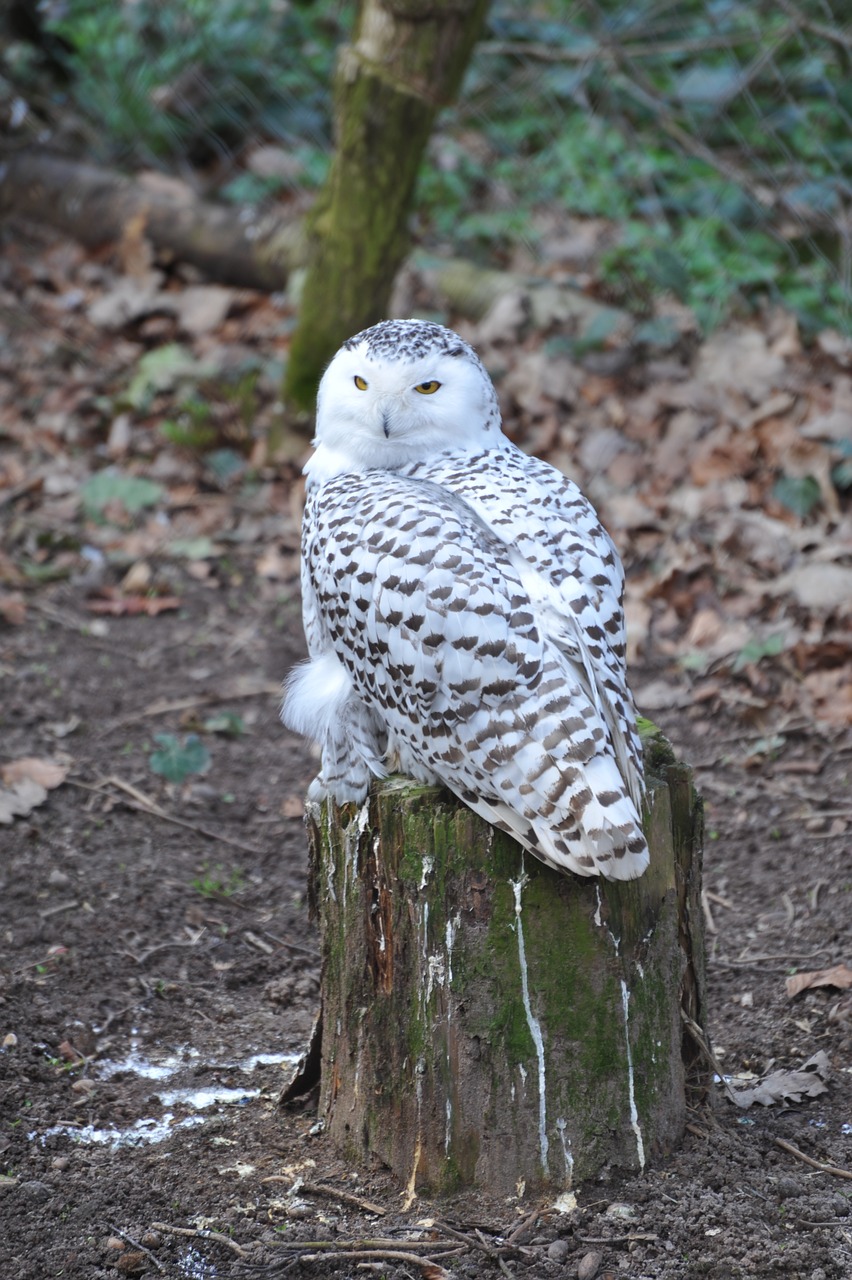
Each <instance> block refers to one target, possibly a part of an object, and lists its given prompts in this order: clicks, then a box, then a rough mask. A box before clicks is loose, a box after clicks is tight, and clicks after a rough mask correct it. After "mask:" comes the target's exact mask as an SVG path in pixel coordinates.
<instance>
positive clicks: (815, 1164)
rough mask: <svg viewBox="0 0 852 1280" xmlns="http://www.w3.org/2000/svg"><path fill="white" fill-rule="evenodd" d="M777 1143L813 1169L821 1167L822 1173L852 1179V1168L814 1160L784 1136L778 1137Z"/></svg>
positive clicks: (777, 1145) (783, 1149)
mask: <svg viewBox="0 0 852 1280" xmlns="http://www.w3.org/2000/svg"><path fill="white" fill-rule="evenodd" d="M775 1145H776V1147H780V1148H781V1150H782V1151H786V1152H787V1153H788V1154H789V1155H791V1156H795V1157H796V1159H797V1160H801V1161H802V1162H803V1163H804V1164H809V1165H810V1166H811V1168H812V1169H819V1171H820V1173H831V1174H833V1175H834V1177H835V1178H848V1179H849V1180H850V1181H852V1170H849V1169H838V1167H837V1165H836V1164H824V1163H823V1161H822V1160H814V1158H813V1156H806V1155H805V1153H804V1151H800V1150H799V1148H798V1147H794V1146H793V1144H792V1142H785V1140H784V1139H783V1138H776V1139H775Z"/></svg>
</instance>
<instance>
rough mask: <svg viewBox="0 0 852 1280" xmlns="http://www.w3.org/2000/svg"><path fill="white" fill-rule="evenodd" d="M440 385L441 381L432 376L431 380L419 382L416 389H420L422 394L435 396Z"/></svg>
mask: <svg viewBox="0 0 852 1280" xmlns="http://www.w3.org/2000/svg"><path fill="white" fill-rule="evenodd" d="M440 385H441V384H440V382H436V381H435V379H434V378H432V379H431V380H430V381H429V382H419V383H418V384H417V386H416V387H415V388H414V390H415V391H419V392H420V394H421V396H433V395H434V394H435V392H436V391H437V390H438V388H439V387H440Z"/></svg>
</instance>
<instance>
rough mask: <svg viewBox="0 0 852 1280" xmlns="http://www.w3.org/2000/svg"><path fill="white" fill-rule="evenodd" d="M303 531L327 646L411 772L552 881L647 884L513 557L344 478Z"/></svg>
mask: <svg viewBox="0 0 852 1280" xmlns="http://www.w3.org/2000/svg"><path fill="white" fill-rule="evenodd" d="M304 528H305V538H304V554H305V564H306V574H307V578H308V581H309V583H310V586H311V589H312V591H313V592H314V593H315V600H316V606H317V609H318V612H319V615H320V618H321V622H322V629H323V633H324V635H325V636H326V637H327V639H328V644H329V646H330V648H331V650H332V651H333V653H334V655H335V656H336V658H337V660H338V661H339V663H340V664H341V666H342V667H343V668H344V669H345V672H346V674H347V676H348V678H349V679H350V680H351V683H352V687H353V689H354V690H355V692H356V694H357V696H358V697H360V698H361V699H362V700H363V702H364V703H365V705H366V706H367V707H368V708H369V709H370V711H371V713H372V714H374V715H375V716H376V718H377V719H378V720H380V721H381V722H382V723H383V725H384V726H385V728H386V730H387V734H388V745H389V752H390V753H392V754H393V755H395V756H396V757H397V758H398V760H399V762H400V764H401V766H402V768H403V770H404V771H405V772H408V773H411V774H413V776H415V777H419V778H421V779H424V780H433V781H440V782H442V783H443V784H444V785H446V786H447V787H448V788H449V789H450V790H451V791H453V792H454V793H455V794H456V795H457V796H459V797H460V798H461V799H462V800H463V801H465V803H467V804H468V805H469V806H470V807H471V808H472V809H474V810H475V811H476V812H478V813H480V814H482V815H483V816H484V817H485V818H487V819H488V820H489V821H491V822H493V823H494V824H495V825H497V826H500V827H502V828H504V829H506V830H509V831H511V832H512V834H513V835H515V836H516V838H517V839H519V840H520V842H521V843H522V844H524V845H525V846H526V848H528V849H529V850H530V851H531V852H532V853H534V854H536V855H537V856H538V857H540V858H542V859H543V860H544V861H546V862H549V863H551V864H552V865H554V866H557V867H561V868H562V869H568V870H572V871H576V872H578V873H579V874H581V875H594V874H603V875H605V876H608V877H610V878H617V879H627V878H632V877H633V876H636V875H639V874H640V873H641V871H642V870H644V867H645V866H646V865H647V859H648V854H647V848H646V845H645V840H644V836H643V835H642V830H641V824H640V821H639V816H638V813H637V809H636V805H635V804H634V801H633V800H632V798H631V797H630V795H629V794H628V791H627V789H626V787H625V784H624V781H623V778H622V776H621V772H620V769H619V766H618V763H617V760H616V758H615V756H614V754H613V751H612V747H611V743H610V736H609V734H608V732H607V728H606V724H605V721H604V720H603V718H602V716H601V714H600V711H599V708H598V706H597V705H596V700H595V699H593V698H590V697H589V694H588V690H587V687H586V686H587V672H586V670H585V666H584V664H583V662H578V661H577V660H576V659H575V658H574V657H572V655H571V654H570V653H568V652H567V651H566V650H565V649H564V648H563V647H561V646H560V645H558V644H556V643H554V642H553V640H552V639H551V638H550V637H549V636H548V634H547V632H546V630H545V628H543V627H542V625H541V619H540V616H539V615H540V610H539V609H538V608H537V606H536V604H535V603H534V602H533V600H532V599H531V598H530V594H529V592H528V591H527V590H526V589H525V587H524V584H523V582H522V581H521V576H520V574H519V573H518V571H517V569H516V567H515V565H514V564H513V559H512V554H511V553H510V552H509V550H508V549H507V547H506V546H505V545H504V544H503V543H502V542H501V541H500V540H499V539H498V538H497V537H495V536H494V534H493V533H492V532H491V531H490V530H489V529H488V527H487V526H486V525H485V524H484V523H483V522H482V521H481V520H480V519H479V518H478V516H477V515H476V514H475V513H474V512H473V511H471V509H470V508H469V507H468V506H467V505H466V503H465V502H463V501H462V500H460V499H459V498H458V497H456V496H455V495H453V494H451V493H449V492H447V491H446V490H444V489H442V488H440V487H439V486H437V485H434V484H432V483H429V482H425V481H421V480H416V479H410V478H407V477H402V476H399V475H395V474H393V473H387V472H380V471H373V472H367V473H364V474H360V475H357V474H348V475H343V476H339V477H337V478H335V479H333V480H330V481H328V482H326V483H325V484H324V485H322V486H320V487H319V488H318V489H316V490H315V491H314V492H313V494H312V495H311V496H310V497H309V500H308V505H307V508H306V511H305V526H304Z"/></svg>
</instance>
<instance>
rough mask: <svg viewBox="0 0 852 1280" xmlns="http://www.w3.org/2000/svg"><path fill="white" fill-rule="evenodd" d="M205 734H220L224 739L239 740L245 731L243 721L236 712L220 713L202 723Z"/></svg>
mask: <svg viewBox="0 0 852 1280" xmlns="http://www.w3.org/2000/svg"><path fill="white" fill-rule="evenodd" d="M204 728H205V730H206V731H207V733H220V734H222V736H223V737H225V738H239V737H241V736H242V734H244V733H245V731H246V726H245V721H244V720H243V718H242V716H241V715H239V714H238V712H236V711H220V712H219V713H218V714H217V715H215V716H208V718H207V719H206V720H205V721H204Z"/></svg>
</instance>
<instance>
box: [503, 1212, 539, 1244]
mask: <svg viewBox="0 0 852 1280" xmlns="http://www.w3.org/2000/svg"><path fill="white" fill-rule="evenodd" d="M540 1215H541V1209H540V1208H536V1209H530V1211H529V1213H525V1214H524V1216H523V1217H522V1218H521V1220H520V1222H519V1223H518V1225H517V1226H516V1227H513V1228H512V1230H511V1231H510V1233H509V1235H507V1236H506V1244H510V1245H518V1244H520V1243H521V1242H522V1240H523V1237H524V1236H525V1235H526V1233H527V1232H528V1231H531V1230H532V1228H533V1227H534V1226H535V1224H536V1223H537V1222H538V1220H539V1217H540Z"/></svg>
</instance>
